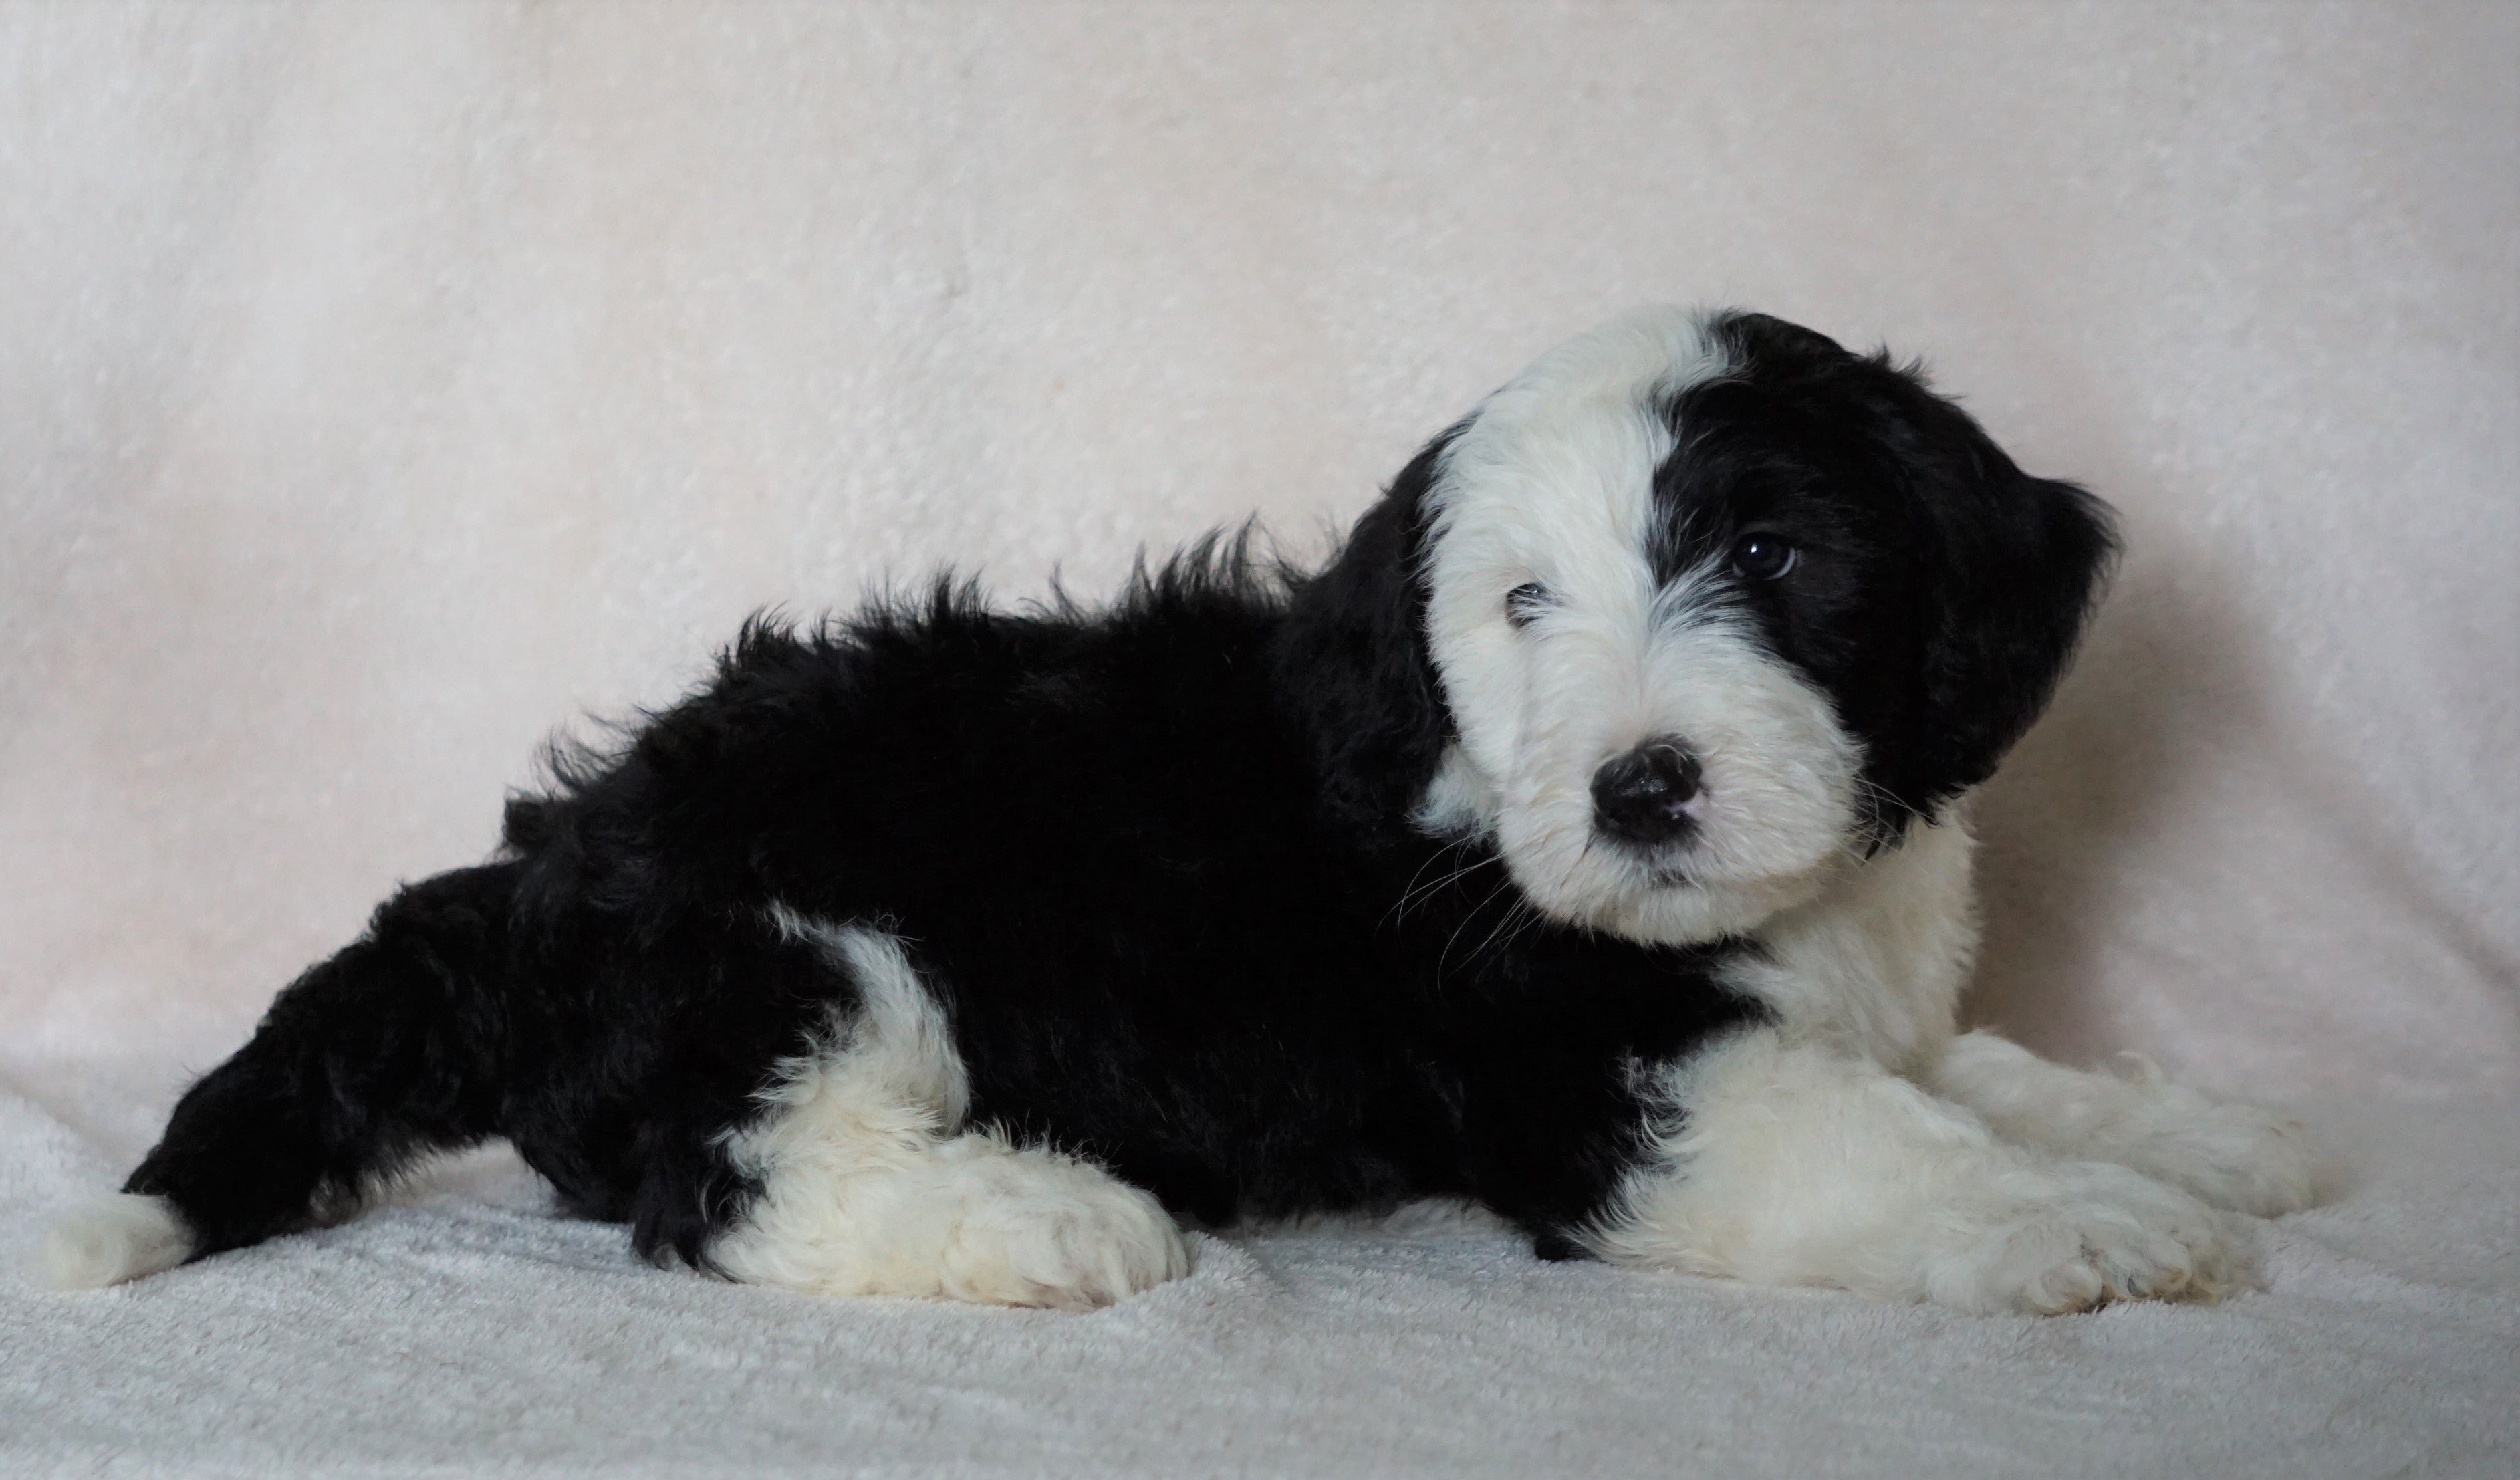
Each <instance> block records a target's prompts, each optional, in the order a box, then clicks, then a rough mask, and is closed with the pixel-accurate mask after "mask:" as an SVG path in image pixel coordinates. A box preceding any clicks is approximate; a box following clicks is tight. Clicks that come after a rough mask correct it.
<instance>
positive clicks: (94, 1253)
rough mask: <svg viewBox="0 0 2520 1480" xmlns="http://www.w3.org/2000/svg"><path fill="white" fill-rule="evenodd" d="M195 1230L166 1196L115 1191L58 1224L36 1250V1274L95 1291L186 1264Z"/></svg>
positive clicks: (59, 1285)
mask: <svg viewBox="0 0 2520 1480" xmlns="http://www.w3.org/2000/svg"><path fill="white" fill-rule="evenodd" d="M192 1252H193V1235H192V1231H191V1230H189V1229H187V1228H186V1227H185V1226H184V1219H183V1216H182V1215H181V1214H179V1213H177V1212H176V1211H175V1205H174V1204H173V1203H171V1202H168V1201H167V1200H166V1199H165V1198H163V1197H149V1196H144V1195H142V1194H140V1193H137V1192H116V1193H114V1194H112V1196H110V1197H101V1198H99V1199H97V1200H96V1201H95V1202H92V1203H89V1204H88V1205H87V1206H85V1207H83V1208H80V1209H78V1210H77V1211H75V1212H73V1213H71V1214H69V1215H68V1216H67V1217H65V1218H64V1219H62V1221H61V1222H59V1223H56V1224H54V1225H53V1230H52V1232H51V1233H48V1234H46V1235H45V1238H44V1242H43V1245H42V1246H41V1247H40V1248H39V1249H38V1250H37V1251H36V1254H35V1277H36V1278H38V1279H40V1280H42V1281H43V1282H44V1283H45V1284H47V1285H50V1286H51V1287H53V1288H54V1289H57V1290H96V1289H103V1288H104V1287H105V1286H107V1285H109V1284H120V1283H121V1282H122V1281H124V1280H126V1279H138V1278H142V1277H143V1276H147V1275H155V1274H157V1273H158V1271H160V1270H171V1269H173V1268H174V1267H175V1266H177V1265H179V1264H182V1263H183V1262H184V1261H185V1260H186V1259H187V1258H189V1257H191V1255H192Z"/></svg>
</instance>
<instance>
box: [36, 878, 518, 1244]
mask: <svg viewBox="0 0 2520 1480" xmlns="http://www.w3.org/2000/svg"><path fill="white" fill-rule="evenodd" d="M516 885H517V865H515V864H491V865H488V866H485V867H482V868H477V869H464V870H459V871H457V872H456V873H453V874H441V875H438V876H437V877H435V878H431V879H427V880H426V881H424V882H422V883H418V884H414V885H412V886H411V887H409V888H407V889H405V890H403V891H402V892H401V893H400V894H397V895H396V896H394V898H393V899H391V900H389V901H387V902H386V903H385V905H384V906H383V907H382V908H381V909H379V910H378V911H377V914H376V918H375V919H374V920H373V921H372V922H371V923H370V924H369V927H368V933H367V934H366V935H364V936H362V937H360V938H359V939H358V940H357V941H356V942H354V943H352V944H351V945H350V946H349V947H347V948H346V949H344V950H343V951H341V952H340V953H339V954H338V955H337V956H335V957H333V958H332V959H331V960H329V961H326V962H324V963H322V964H318V965H315V966H313V967H310V968H309V969H308V970H307V972H306V973H305V974H304V975H303V976H300V977H298V978H297V980H296V981H295V982H293V983H292V984H291V985H290V987H289V989H288V990H287V991H285V992H282V993H281V994H280V997H279V999H278V1000H277V1001H275V1002H274V1003H273V1004H272V1005H271V1010H270V1012H268V1013H267V1014H265V1015H264V1017H263V1019H262V1025H261V1027H259V1028H258V1029H256V1030H255V1032H254V1035H253V1039H252V1041H251V1042H249V1043H248V1044H247V1045H246V1046H245V1047H244V1048H243V1049H240V1050H239V1051H237V1054H236V1056H234V1057H232V1058H230V1059H229V1060H228V1061H227V1062H225V1063H223V1064H220V1065H219V1066H218V1067H217V1068H215V1069H212V1070H211V1071H210V1072H209V1073H207V1074H205V1075H203V1077H202V1078H201V1080H200V1081H199V1082H197V1083H196V1084H194V1086H193V1087H192V1089H191V1090H189V1091H187V1092H186V1093H185V1095H184V1098H183V1099H182V1100H181V1101H179V1102H178V1103H177V1104H176V1106H175V1114H174V1118H173V1119H172V1120H171V1121H169V1122H168V1123H167V1126H166V1135H165V1138H164V1139H163V1140H161V1141H159V1142H158V1148H157V1149H156V1150H153V1151H151V1152H150V1153H149V1157H148V1159H147V1160H145V1161H143V1162H141V1163H140V1169H139V1170H138V1171H136V1172H133V1173H132V1174H131V1180H130V1181H129V1182H127V1183H125V1184H124V1185H123V1189H122V1191H121V1193H120V1194H119V1195H117V1196H114V1197H111V1198H108V1199H106V1200H104V1201H103V1202H100V1203H97V1204H94V1205H92V1206H90V1207H87V1208H84V1209H81V1210H80V1211H78V1212H76V1213H73V1214H72V1215H70V1216H69V1217H68V1218H67V1219H66V1220H64V1221H63V1222H62V1223H61V1224H59V1225H58V1226H56V1227H55V1228H54V1230H53V1232H52V1234H51V1236H50V1237H49V1238H48V1239H47V1240H46V1242H45V1244H44V1247H43V1249H42V1251H41V1254H40V1255H39V1258H38V1270H37V1273H38V1274H39V1275H40V1276H42V1277H43V1278H45V1279H46V1280H47V1281H48V1282H50V1283H51V1284H53V1285H54V1286H56V1287H58V1288H95V1287H97V1286H101V1285H108V1284H114V1283H118V1282H120V1281H122V1280H125V1279H136V1278H140V1277H141V1276H144V1275H154V1274H156V1273H157V1272H158V1271H159V1270H163V1269H169V1268H172V1267H173V1266H175V1265H178V1264H182V1263H184V1262H185V1261H186V1260H189V1259H199V1258H202V1257H203V1256H204V1255H207V1254H215V1253H217V1252H219V1251H220V1250H222V1249H232V1248H238V1247H241V1246H243V1245H245V1244H248V1243H257V1242H260V1241H261V1240H263V1239H265V1238H269V1237H271V1236H273V1235H274V1234H277V1233H289V1232H291V1231H293V1230H295V1229H301V1228H305V1227H307V1226H309V1225H310V1224H313V1223H316V1222H318V1221H320V1220H323V1219H326V1218H329V1217H332V1216H337V1215H339V1214H342V1213H345V1212H348V1211H350V1210H352V1209H354V1208H355V1207H356V1206H357V1201H358V1199H359V1197H360V1196H361V1195H362V1194H363V1193H365V1192H366V1191H368V1190H370V1189H372V1188H374V1187H376V1185H377V1184H379V1183H381V1182H382V1181H383V1180H385V1179H387V1178H389V1177H390V1176H392V1174H393V1173H394V1172H395V1171H396V1170H398V1169H399V1168H401V1167H402V1166H403V1165H404V1164H406V1163H407V1162H409V1161H410V1160H411V1159H412V1158H413V1157H415V1156H417V1155H420V1154H422V1153H425V1152H427V1151H431V1150H438V1149H452V1148H455V1147H459V1146H466V1145H471V1144H473V1143H475V1142H479V1141H482V1140H484V1139H486V1138H488V1137H490V1136H494V1135H497V1134H498V1133H499V1131H500V1129H501V1123H500V1122H501V1116H500V1101H501V1099H502V1089H503V1078H504V1075H503V1072H502V1061H503V1057H504V1054H503V1046H504V1044H505V1041H506V1038H507V1026H508V1025H507V1021H506V1015H507V1014H506V1011H505V1008H504V1003H503V999H504V997H505V995H506V994H505V992H504V990H503V987H504V983H505V981H506V978H507V976H508V971H509V961H510V951H511V946H510V941H509V935H510V913H511V902H512V900H513V898H514V896H515V892H516Z"/></svg>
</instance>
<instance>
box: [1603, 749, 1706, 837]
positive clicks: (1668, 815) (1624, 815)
mask: <svg viewBox="0 0 2520 1480" xmlns="http://www.w3.org/2000/svg"><path fill="white" fill-rule="evenodd" d="M1697 781H1698V768H1697V757H1696V756H1694V755H1691V754H1690V753H1689V751H1688V746H1687V745H1686V744H1684V743H1682V742H1681V740H1679V739H1678V738H1677V737H1675V736H1669V735H1658V736H1656V737H1654V738H1653V739H1652V740H1647V741H1645V742H1644V743H1643V744H1642V745H1639V746H1638V747H1637V748H1635V749H1634V750H1631V751H1629V752H1628V753H1627V754H1625V755H1614V756H1611V757H1610V758H1609V759H1608V760H1606V761H1604V762H1602V764H1601V769H1600V770H1598V771H1596V772H1594V773H1593V825H1594V826H1595V827H1597V828H1599V829H1600V830H1602V831H1604V832H1606V833H1608V834H1610V835H1611V836H1612V837H1616V838H1620V839H1623V840H1625V841H1628V842H1632V843H1667V842H1670V841H1671V840H1672V839H1673V838H1676V837H1679V836H1680V835H1681V834H1683V833H1685V832H1687V831H1688V830H1689V829H1691V828H1693V827H1695V826H1697V824H1696V822H1695V821H1694V820H1693V819H1691V818H1690V817H1689V815H1688V801H1689V798H1690V797H1693V796H1695V795H1696V794H1697Z"/></svg>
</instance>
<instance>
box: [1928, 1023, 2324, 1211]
mask: <svg viewBox="0 0 2520 1480" xmlns="http://www.w3.org/2000/svg"><path fill="white" fill-rule="evenodd" d="M2144 1069H2145V1072H2143V1073H2142V1074H2140V1075H2139V1076H2138V1077H2136V1078H2133V1079H2121V1078H2118V1077H2117V1076H2115V1075H2110V1074H2096V1073H2093V1072H2091V1071H2089V1070H2084V1069H2071V1068H2067V1067H2066V1066H2065V1065H2063V1064H2059V1063H2051V1062H2049V1061H2048V1060H2047V1059H2044V1058H2041V1057H2040V1056H2039V1055H2038V1054H2033V1053H2031V1052H2030V1051H2029V1050H2028V1049H2025V1048H2022V1047H2021V1046H2020V1045H2018V1044H2015V1043H2012V1042H2010V1041H2008V1040H2006V1039H2003V1038H1999V1037H1997V1036H1996V1035H1994V1034H1992V1033H1987V1032H1976V1033H1966V1034H1962V1035H1961V1036H1959V1037H1958V1038H1956V1039H1954V1040H1952V1042H1951V1043H1950V1044H1949V1045H1947V1046H1946V1047H1945V1048H1944V1050H1943V1052H1942V1054H1941V1055H1940V1057H1938V1058H1937V1059H1936V1060H1935V1061H1934V1063H1933V1065H1932V1067H1931V1068H1930V1069H1929V1070H1928V1071H1927V1072H1926V1073H1925V1074H1924V1075H1922V1076H1920V1077H1921V1078H1922V1079H1923V1081H1924V1083H1925V1085H1926V1087H1927V1088H1928V1089H1931V1090H1932V1091H1933V1092H1934V1093H1935V1094H1937V1095H1940V1096H1942V1097H1944V1098H1945V1099H1953V1100H1957V1101H1958V1102H1959V1103H1961V1104H1964V1105H1966V1106H1968V1107H1969V1108H1970V1109H1972V1110H1975V1111H1976V1112H1977V1113H1978V1114H1979V1115H1980V1116H1981V1117H1983V1118H1984V1119H1985V1120H1986V1122H1987V1123H1988V1124H1989V1125H1990V1126H1992V1127H1994V1129H1995V1131H1996V1132H1997V1134H1999V1135H2001V1136H2003V1138H2004V1139H2006V1140H2008V1141H2012V1142H2016V1143H2018V1144H2022V1145H2026V1146H2031V1147H2034V1148H2036V1149H2039V1150H2042V1151H2046V1152H2048V1153H2049V1154H2050V1155H2056V1156H2067V1157H2075V1158H2080V1159H2084V1160H2091V1161H2107V1162H2115V1163H2117V1164H2118V1165H2120V1166H2125V1167H2132V1168H2134V1169H2135V1170H2137V1171H2138V1172H2141V1173H2143V1174H2144V1175H2145V1176H2147V1177H2151V1178H2155V1179H2157V1180H2159V1181H2162V1182H2166V1183H2169V1184H2170V1185H2171V1186H2173V1187H2176V1188H2183V1189H2185V1190H2186V1191H2188V1192H2190V1193H2192V1194H2194V1195H2195V1196H2197V1197H2201V1198H2203V1199H2204V1200H2205V1201H2207V1202H2210V1203H2212V1204H2214V1205H2215V1206H2217V1207H2226V1208H2236V1209H2238V1210H2239V1211H2241V1212H2245V1213H2256V1214H2259V1215H2261V1216H2265V1217H2273V1216H2275V1215H2276V1214H2279V1213H2290V1212H2295V1211H2297V1210H2299V1209H2302V1208H2306V1207H2308V1206H2310V1203H2311V1200H2312V1190H2311V1182H2312V1176H2311V1159H2312V1158H2311V1150H2310V1145H2309V1142H2308V1139H2307V1138H2306V1137H2304V1136H2303V1134H2302V1129H2301V1127H2300V1125H2299V1124H2297V1123H2295V1122H2293V1121H2291V1120H2287V1119H2285V1118H2284V1117H2282V1116H2280V1115H2277V1114H2275V1113H2274V1112H2273V1111H2271V1110H2263V1109H2260V1108H2258V1107H2257V1106H2255V1105H2245V1104H2216V1103H2214V1102H2213V1101H2212V1100H2209V1099H2206V1098H2205V1097H2204V1096H2202V1095H2199V1094H2197V1093H2196V1092H2195V1091H2194V1090H2190V1089H2187V1088H2185V1087H2184V1086H2182V1085H2175V1084H2172V1083H2171V1082H2170V1081H2168V1080H2166V1079H2164V1078H2162V1077H2161V1075H2160V1073H2159V1072H2158V1071H2157V1070H2152V1069H2151V1067H2150V1066H2149V1065H2145V1066H2144Z"/></svg>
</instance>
